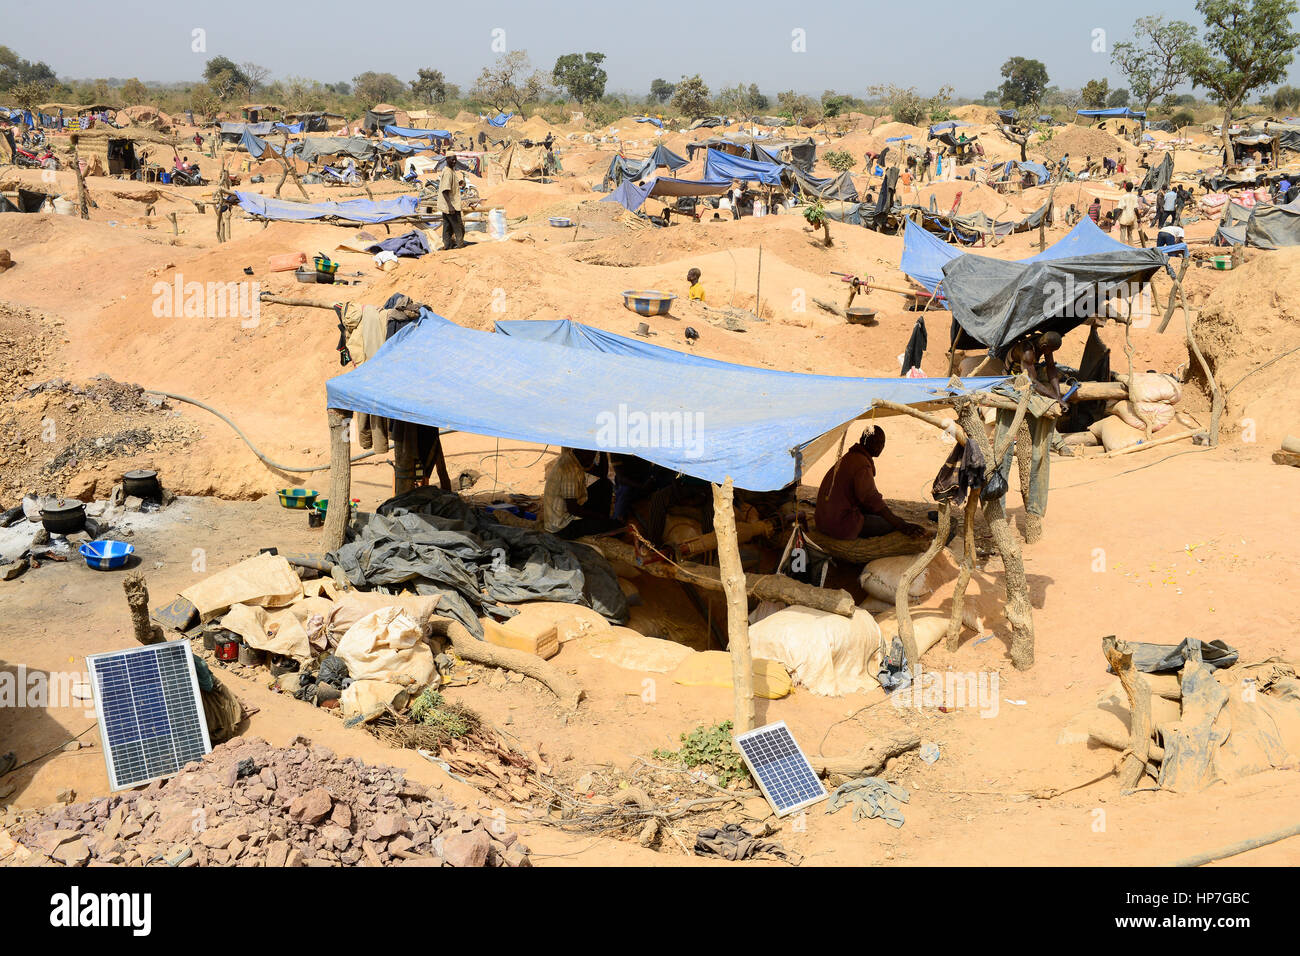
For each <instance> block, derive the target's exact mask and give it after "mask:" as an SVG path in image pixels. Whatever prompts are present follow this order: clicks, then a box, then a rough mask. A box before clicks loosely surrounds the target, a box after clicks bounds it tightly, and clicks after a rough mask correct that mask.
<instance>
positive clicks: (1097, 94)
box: [1080, 80, 1110, 110]
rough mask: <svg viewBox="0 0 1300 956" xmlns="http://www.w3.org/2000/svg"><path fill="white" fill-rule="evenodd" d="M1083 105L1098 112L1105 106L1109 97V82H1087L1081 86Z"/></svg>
mask: <svg viewBox="0 0 1300 956" xmlns="http://www.w3.org/2000/svg"><path fill="white" fill-rule="evenodd" d="M1080 95H1081V96H1082V97H1083V105H1084V106H1085V107H1087V108H1088V109H1090V110H1099V109H1101V108H1102V107H1104V106H1105V105H1106V97H1108V96H1110V80H1089V81H1088V82H1087V83H1085V84H1084V85H1083V92H1082V93H1081V94H1080Z"/></svg>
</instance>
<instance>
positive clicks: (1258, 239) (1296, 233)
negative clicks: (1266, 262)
mask: <svg viewBox="0 0 1300 956" xmlns="http://www.w3.org/2000/svg"><path fill="white" fill-rule="evenodd" d="M1246 211H1247V210H1246V207H1244V206H1239V205H1237V204H1236V203H1229V204H1228V209H1227V210H1225V211H1224V217H1223V221H1222V223H1221V224H1220V226H1219V231H1218V235H1219V237H1220V238H1222V239H1223V240H1224V241H1225V242H1228V243H1230V244H1231V245H1242V244H1245V245H1247V246H1250V247H1252V248H1254V249H1282V248H1285V247H1287V246H1297V245H1300V199H1298V200H1296V201H1295V202H1292V203H1289V204H1287V205H1285V206H1268V205H1262V206H1255V207H1254V208H1253V209H1250V210H1249V216H1245V212H1246ZM1243 219H1244V222H1243Z"/></svg>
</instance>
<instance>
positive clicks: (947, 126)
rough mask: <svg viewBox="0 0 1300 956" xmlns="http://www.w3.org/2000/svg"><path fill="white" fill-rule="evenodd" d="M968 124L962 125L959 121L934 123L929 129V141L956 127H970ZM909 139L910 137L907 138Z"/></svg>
mask: <svg viewBox="0 0 1300 956" xmlns="http://www.w3.org/2000/svg"><path fill="white" fill-rule="evenodd" d="M970 125H971V124H970V123H963V122H961V120H946V121H944V122H942V123H935V124H934V125H933V126H931V127H930V132H929V136H928V138H929V139H934V138H935V137H936V136H938V135H939V134H940V133H948V132H951V131H952V130H955V129H956V128H957V127H958V126H970ZM908 138H909V139H910V138H911V137H908Z"/></svg>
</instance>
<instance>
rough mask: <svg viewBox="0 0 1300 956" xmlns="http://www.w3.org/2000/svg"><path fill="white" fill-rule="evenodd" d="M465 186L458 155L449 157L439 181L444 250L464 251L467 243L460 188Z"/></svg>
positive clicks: (439, 208)
mask: <svg viewBox="0 0 1300 956" xmlns="http://www.w3.org/2000/svg"><path fill="white" fill-rule="evenodd" d="M464 184H465V174H464V173H462V172H461V171H460V161H459V160H458V159H457V158H456V155H455V154H454V153H453V154H452V155H450V156H448V157H447V165H446V167H444V168H443V171H442V177H441V178H440V179H439V180H438V212H440V213H442V249H443V251H444V252H446V251H449V250H451V249H462V248H464V247H465V246H467V245H469V243H467V242H466V241H465V220H464V217H463V215H462V214H461V206H462V203H461V198H460V188H461V186H463V185H464Z"/></svg>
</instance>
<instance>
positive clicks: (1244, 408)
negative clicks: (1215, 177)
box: [1188, 249, 1300, 446]
mask: <svg viewBox="0 0 1300 956" xmlns="http://www.w3.org/2000/svg"><path fill="white" fill-rule="evenodd" d="M1297 283H1300V249H1280V250H1278V251H1276V252H1261V253H1256V254H1255V257H1254V258H1253V259H1252V260H1251V261H1250V262H1248V263H1247V264H1246V265H1245V266H1243V267H1242V268H1240V269H1238V270H1236V271H1235V272H1233V273H1231V274H1230V275H1229V276H1228V278H1226V279H1225V280H1224V281H1223V283H1222V284H1221V285H1220V286H1219V287H1218V289H1216V290H1215V291H1214V292H1213V293H1211V294H1210V296H1209V298H1208V299H1207V300H1206V303H1205V306H1204V308H1202V310H1201V313H1200V315H1199V317H1198V318H1197V320H1196V324H1195V326H1194V331H1195V334H1196V338H1197V341H1198V343H1199V344H1200V346H1201V351H1202V352H1203V353H1204V355H1205V360H1206V361H1207V362H1208V363H1209V365H1210V369H1211V370H1212V371H1213V372H1214V375H1215V378H1217V379H1218V382H1219V386H1220V387H1221V388H1222V389H1223V390H1224V392H1225V393H1227V400H1228V408H1227V413H1226V414H1225V416H1224V426H1225V429H1228V430H1236V429H1240V434H1241V436H1242V438H1243V440H1246V439H1248V438H1249V437H1250V435H1251V434H1252V433H1253V435H1254V440H1256V441H1259V442H1266V443H1268V444H1269V445H1272V446H1276V445H1277V443H1278V442H1279V441H1280V440H1281V439H1282V438H1283V437H1285V436H1286V435H1294V434H1298V433H1300V396H1297V395H1296V392H1295V381H1296V376H1297V375H1300V304H1297V302H1296V300H1295V295H1294V292H1293V290H1294V289H1295V288H1296V285H1297ZM1188 362H1189V368H1190V369H1191V370H1192V376H1193V379H1194V380H1202V381H1203V376H1202V375H1201V373H1200V371H1199V368H1198V365H1197V363H1196V361H1195V359H1194V358H1193V357H1192V356H1190V355H1189V356H1188Z"/></svg>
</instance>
